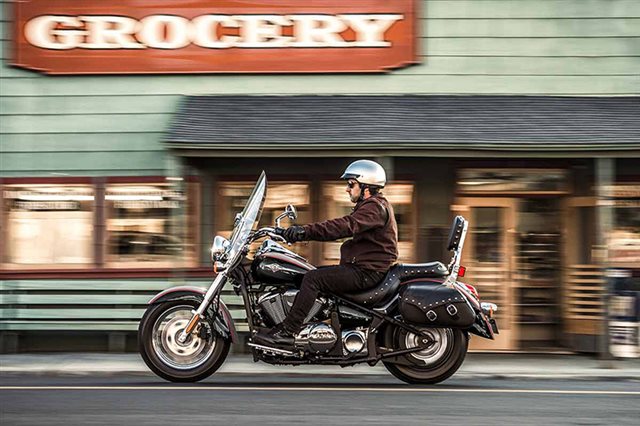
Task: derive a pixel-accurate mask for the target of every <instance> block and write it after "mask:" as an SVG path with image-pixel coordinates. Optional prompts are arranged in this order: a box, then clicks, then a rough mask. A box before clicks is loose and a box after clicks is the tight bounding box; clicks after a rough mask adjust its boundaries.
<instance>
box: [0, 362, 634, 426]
mask: <svg viewBox="0 0 640 426" xmlns="http://www.w3.org/2000/svg"><path fill="white" fill-rule="evenodd" d="M0 405H1V406H0V411H1V417H0V424H2V425H3V426H9V425H30V426H31V425H48V426H53V425H154V426H156V425H180V424H189V425H195V424H207V425H254V424H259V425H260V426H266V425H283V424H304V425H338V424H349V425H356V424H363V425H364V424H366V425H426V424H438V425H441V424H464V425H494V424H510V425H514V424H517V425H519V426H524V425H545V424H548V425H560V424H563V425H565V424H566V425H604V424H608V425H614V424H615V425H634V426H635V425H637V424H638V418H639V417H640V383H639V382H637V381H602V380H601V381H590V380H569V381H566V380H522V379H520V380H518V379H499V380H490V379H456V378H455V376H454V377H453V378H452V379H449V380H448V381H446V382H445V383H442V384H440V385H438V386H430V387H420V386H407V385H404V384H402V383H400V382H399V381H397V380H395V379H394V378H393V377H391V376H389V377H381V376H350V377H317V376H307V375H296V376H260V375H258V376H252V375H244V374H239V375H224V376H218V377H216V376H213V377H211V378H210V379H208V380H205V381H204V382H201V383H198V384H173V383H168V382H165V381H162V380H160V379H157V378H155V377H152V376H143V377H141V376H107V377H105V376H77V377H73V376H71V377H70V376H33V375H8V376H4V377H2V380H1V382H0Z"/></svg>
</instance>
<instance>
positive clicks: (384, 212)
mask: <svg viewBox="0 0 640 426" xmlns="http://www.w3.org/2000/svg"><path fill="white" fill-rule="evenodd" d="M304 231H305V239H306V240H315V241H333V240H338V239H340V238H347V237H353V238H352V239H350V240H348V241H346V242H345V243H344V244H342V247H340V264H341V265H345V264H354V265H356V266H358V267H360V268H363V269H371V270H374V271H386V270H387V269H389V267H390V266H391V265H393V264H394V263H395V262H396V260H397V259H398V225H397V224H396V219H395V216H394V214H393V207H392V206H391V204H389V202H388V201H387V200H386V198H384V197H383V196H382V194H376V195H373V196H371V197H369V198H367V199H366V200H362V201H359V202H358V203H357V204H356V206H355V207H354V208H353V212H351V214H349V215H347V216H344V217H339V218H337V219H331V220H326V221H324V222H318V223H312V224H309V225H305V226H304Z"/></svg>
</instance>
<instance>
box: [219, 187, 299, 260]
mask: <svg viewBox="0 0 640 426" xmlns="http://www.w3.org/2000/svg"><path fill="white" fill-rule="evenodd" d="M254 186H255V182H221V183H220V184H219V187H218V196H219V203H220V205H221V206H220V207H221V208H220V209H219V212H220V218H219V219H218V220H217V224H218V228H219V230H217V231H216V234H217V235H222V236H224V237H226V238H229V237H230V236H231V231H232V226H233V219H234V217H235V215H236V213H239V212H241V211H242V209H243V208H244V206H245V204H246V203H247V199H248V198H249V195H250V194H251V190H252V189H253V187H254ZM287 204H293V205H294V206H295V207H296V210H297V211H298V219H297V220H296V221H295V222H296V223H297V224H305V223H309V222H310V220H311V213H310V205H309V184H307V183H287V182H269V186H268V188H267V198H266V199H265V202H264V208H263V209H262V216H261V217H260V221H259V225H258V227H262V226H274V224H275V220H276V217H278V215H280V213H282V212H283V211H284V209H285V207H286V206H287ZM292 224H293V222H292V221H290V220H289V219H282V222H281V225H282V226H283V227H285V228H286V227H288V226H290V225H292ZM261 243H262V241H259V242H258V243H256V244H254V245H253V246H252V247H251V251H252V252H255V250H256V249H257V248H258V247H259V245H260V244H261ZM286 247H287V248H288V249H289V250H291V251H294V252H296V253H298V254H299V255H301V256H303V257H305V258H307V259H308V258H309V255H310V250H309V245H308V243H297V244H293V245H291V246H286Z"/></svg>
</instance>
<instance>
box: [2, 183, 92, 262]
mask: <svg viewBox="0 0 640 426" xmlns="http://www.w3.org/2000/svg"><path fill="white" fill-rule="evenodd" d="M3 198H4V211H5V224H6V225H5V233H6V234H5V242H6V244H5V259H4V263H5V265H7V266H10V267H29V266H36V265H37V266H47V267H58V266H59V267H64V268H68V267H73V266H74V265H77V266H83V265H85V266H86V265H88V264H91V263H92V262H93V239H92V236H93V234H92V231H93V209H94V198H95V194H94V191H93V187H91V186H89V185H53V184H49V185H6V186H5V187H4V190H3Z"/></svg>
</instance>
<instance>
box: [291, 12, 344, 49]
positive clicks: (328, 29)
mask: <svg viewBox="0 0 640 426" xmlns="http://www.w3.org/2000/svg"><path fill="white" fill-rule="evenodd" d="M289 18H290V19H291V20H292V21H294V22H295V23H296V25H295V27H294V37H295V40H296V41H295V42H293V43H291V46H292V47H347V46H349V43H348V42H346V41H344V39H343V38H342V37H341V36H340V33H341V32H343V31H344V30H346V29H347V28H348V27H347V25H346V24H345V23H344V22H343V21H342V20H341V19H340V18H338V17H336V16H330V15H291V16H289Z"/></svg>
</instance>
